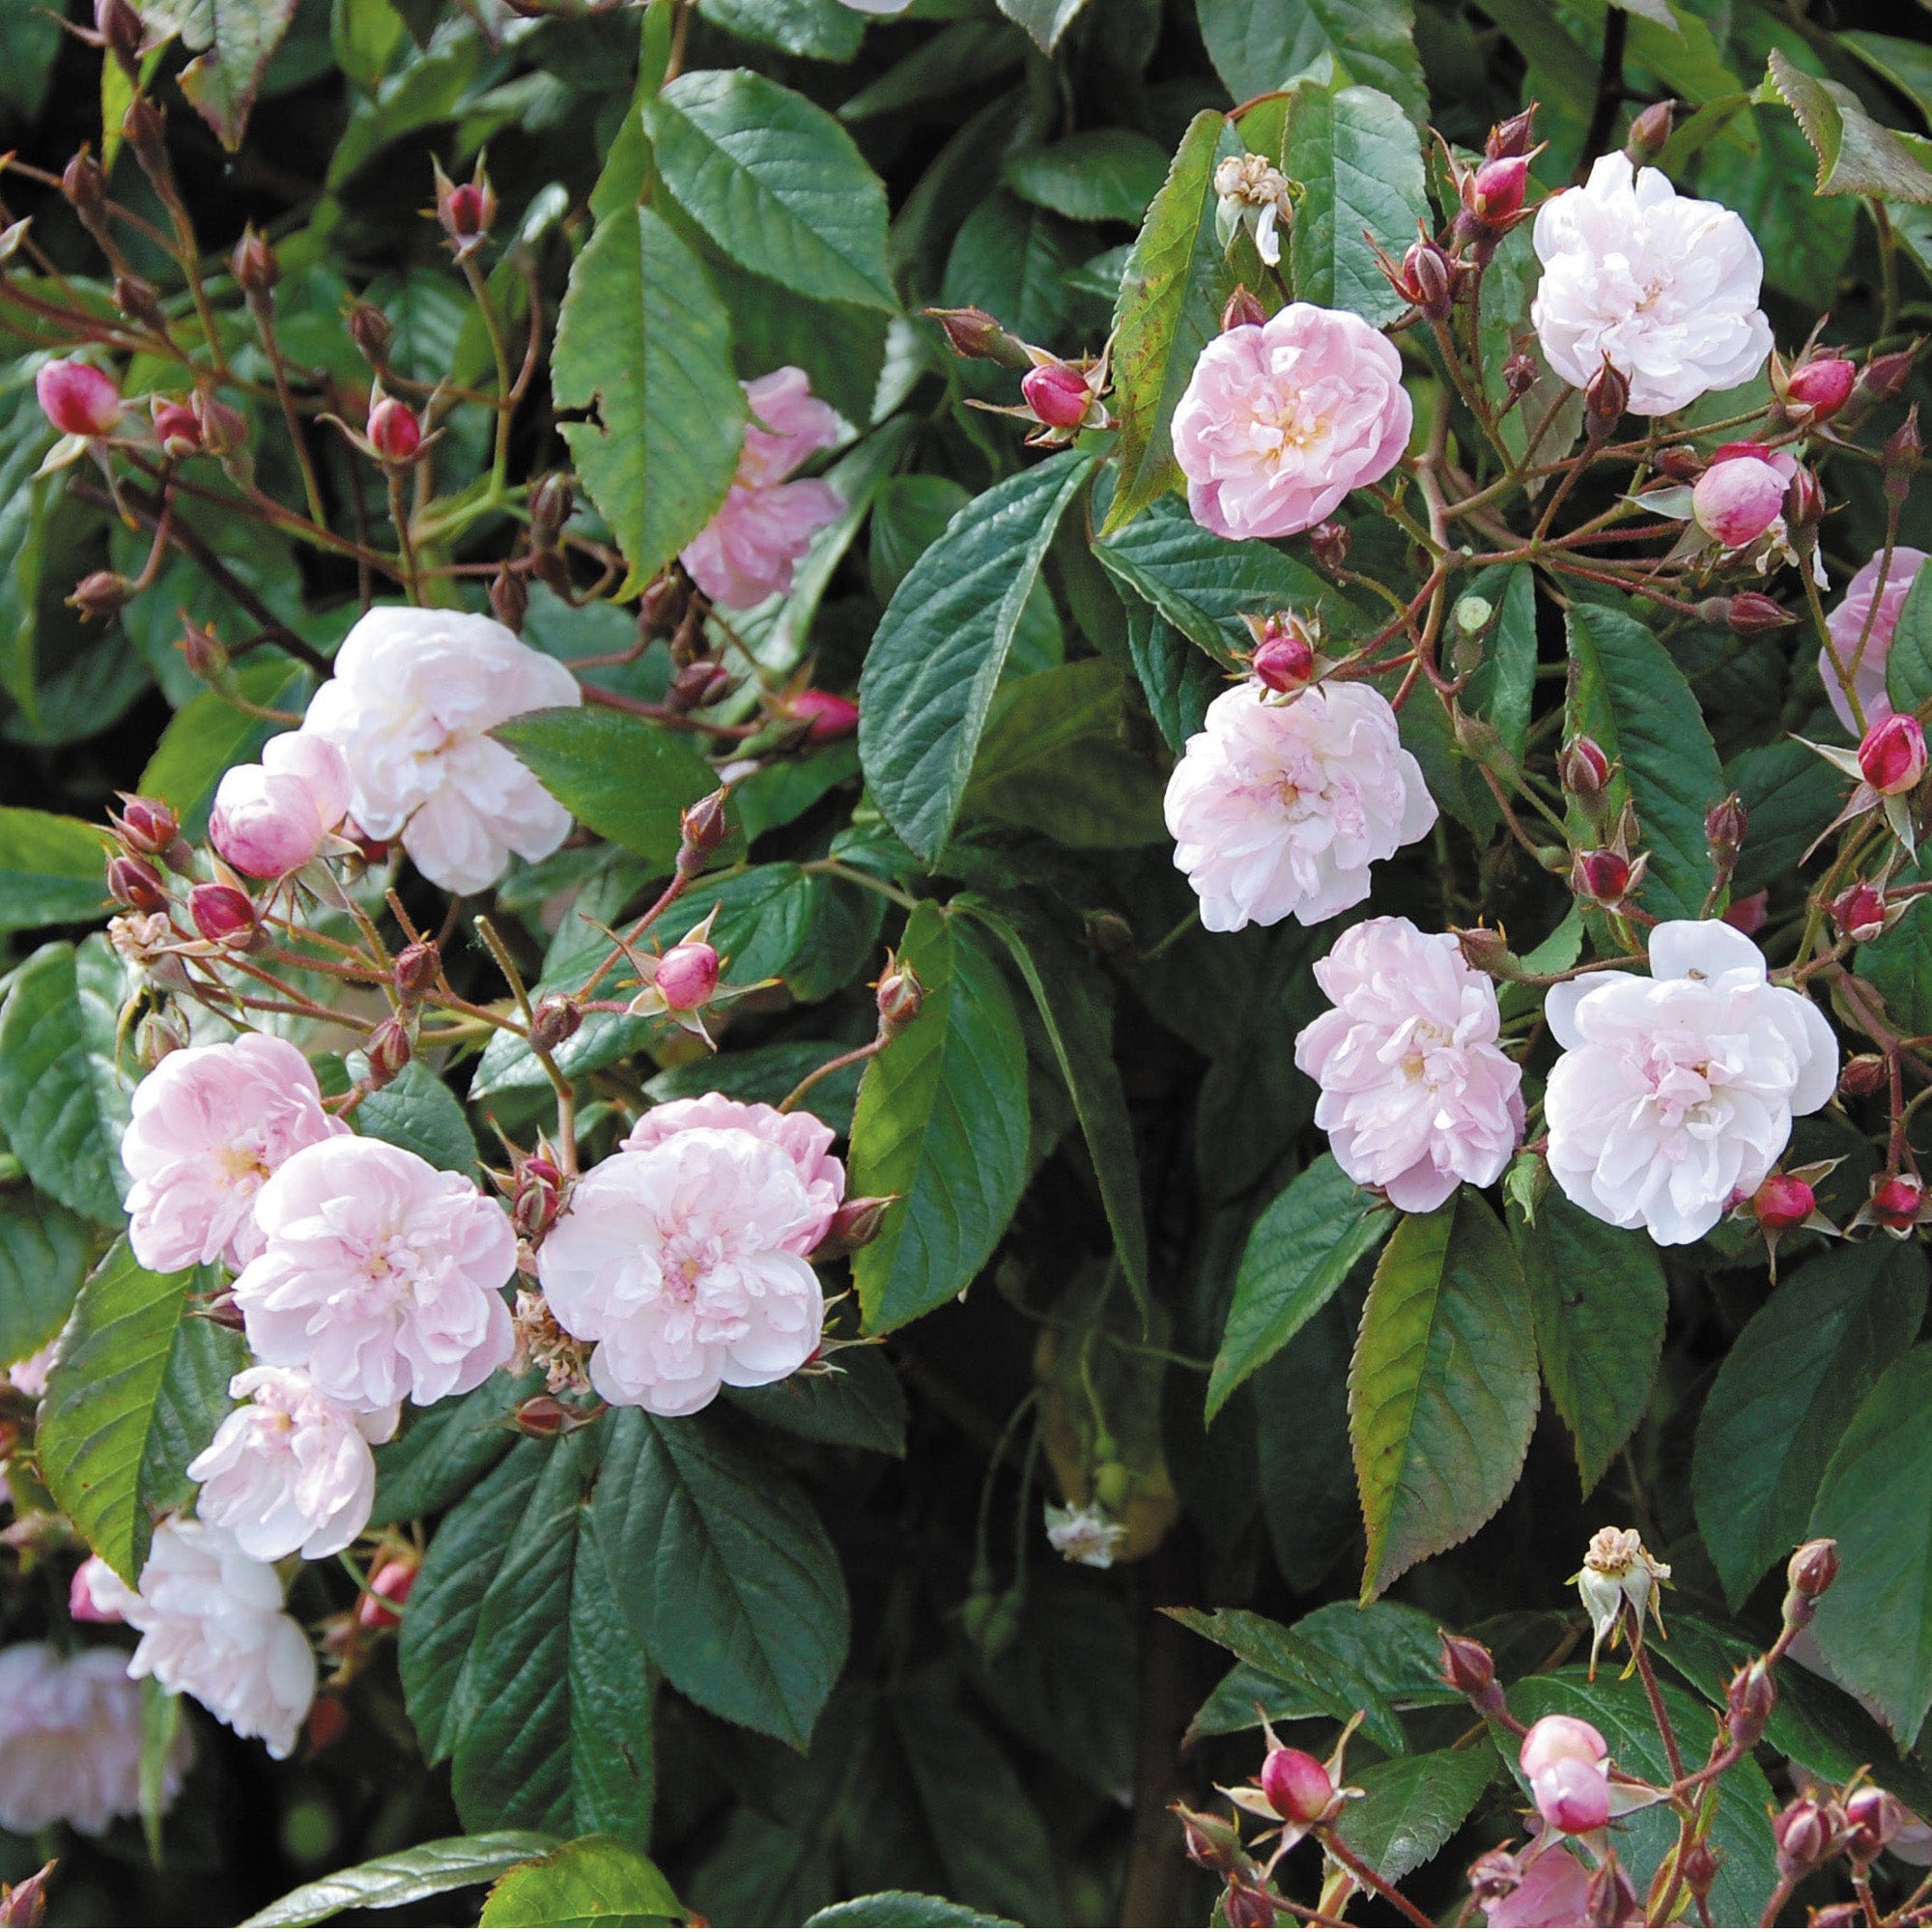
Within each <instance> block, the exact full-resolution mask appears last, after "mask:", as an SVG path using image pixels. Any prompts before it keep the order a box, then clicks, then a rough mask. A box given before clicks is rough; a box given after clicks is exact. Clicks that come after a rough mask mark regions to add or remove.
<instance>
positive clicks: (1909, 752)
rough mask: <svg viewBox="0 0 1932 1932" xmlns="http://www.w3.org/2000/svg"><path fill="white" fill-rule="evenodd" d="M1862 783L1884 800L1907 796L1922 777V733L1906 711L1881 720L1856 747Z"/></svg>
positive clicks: (1923, 759) (1896, 712) (1923, 738)
mask: <svg viewBox="0 0 1932 1932" xmlns="http://www.w3.org/2000/svg"><path fill="white" fill-rule="evenodd" d="M1859 770H1860V771H1861V772H1862V773H1863V774H1864V780H1865V782H1866V783H1867V784H1868V785H1870V786H1871V788H1872V789H1873V790H1874V791H1876V792H1882V793H1884V794H1885V796H1886V797H1887V798H1896V797H1898V796H1899V795H1900V794H1901V793H1903V792H1908V791H1910V790H1912V788H1913V787H1914V786H1915V785H1916V784H1918V781H1919V780H1920V779H1922V778H1923V777H1924V776H1925V731H1924V728H1923V726H1921V725H1920V724H1919V723H1918V719H1916V718H1915V717H1913V715H1912V714H1911V713H1910V712H1909V711H1894V712H1893V713H1892V714H1891V716H1890V717H1889V718H1882V719H1881V720H1880V721H1879V722H1878V723H1877V724H1876V725H1873V726H1872V727H1871V729H1870V730H1869V731H1867V732H1866V733H1865V735H1864V742H1863V743H1862V744H1861V745H1860V747H1859Z"/></svg>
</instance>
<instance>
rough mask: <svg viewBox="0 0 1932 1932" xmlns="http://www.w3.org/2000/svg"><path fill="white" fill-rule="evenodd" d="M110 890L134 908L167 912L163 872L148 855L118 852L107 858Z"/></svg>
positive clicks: (122, 902)
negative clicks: (149, 860) (159, 871)
mask: <svg viewBox="0 0 1932 1932" xmlns="http://www.w3.org/2000/svg"><path fill="white" fill-rule="evenodd" d="M107 890H108V893H109V894H110V895H112V896H113V897H114V899H115V900H117V901H118V902H119V903H120V904H122V905H124V906H127V907H128V908H129V909H130V910H131V911H134V912H165V911H166V910H167V907H168V889H167V886H166V885H165V884H164V883H163V882H162V879H161V875H160V873H158V872H157V871H156V870H155V868H154V867H153V866H151V865H150V864H149V863H148V862H147V860H145V859H137V858H134V857H132V856H131V855H129V854H128V853H126V852H117V853H115V855H114V856H113V857H112V858H111V859H109V860H108V862H107Z"/></svg>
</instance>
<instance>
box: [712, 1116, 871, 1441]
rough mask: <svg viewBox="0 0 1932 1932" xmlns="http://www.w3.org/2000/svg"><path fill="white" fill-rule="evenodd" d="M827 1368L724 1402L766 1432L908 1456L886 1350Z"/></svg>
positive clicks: (833, 1361) (851, 1354) (735, 1392)
mask: <svg viewBox="0 0 1932 1932" xmlns="http://www.w3.org/2000/svg"><path fill="white" fill-rule="evenodd" d="M816 1091H817V1090H816V1089H814V1090H813V1092H814V1095H815V1094H816ZM826 1364H827V1372H826V1373H825V1374H823V1375H810V1376H803V1375H801V1376H789V1377H787V1378H785V1379H784V1380H783V1381H781V1382H773V1383H770V1384H768V1385H767V1386H766V1387H764V1388H741V1389H726V1390H725V1400H726V1401H728V1402H729V1403H730V1404H731V1406H732V1407H733V1408H737V1409H742V1410H743V1411H744V1412H745V1414H747V1415H749V1416H751V1417H753V1419H754V1420H755V1421H758V1422H762V1423H764V1424H765V1425H766V1427H767V1428H771V1429H782V1430H783V1431H785V1432H786V1434H787V1435H798V1436H802V1437H804V1439H805V1440H806V1441H808V1442H828V1443H831V1444H832V1445H833V1446H834V1447H835V1448H840V1449H876V1450H877V1451H878V1452H879V1453H880V1454H881V1455H885V1456H903V1455H904V1454H905V1451H906V1441H905V1437H906V1399H905V1390H904V1389H903V1388H902V1387H901V1386H900V1383H899V1378H898V1375H897V1373H896V1372H895V1369H894V1368H893V1365H892V1363H891V1362H890V1361H889V1360H888V1359H887V1358H886V1352H885V1350H883V1349H839V1350H837V1351H835V1352H834V1353H833V1354H831V1355H829V1356H828V1357H827V1358H826Z"/></svg>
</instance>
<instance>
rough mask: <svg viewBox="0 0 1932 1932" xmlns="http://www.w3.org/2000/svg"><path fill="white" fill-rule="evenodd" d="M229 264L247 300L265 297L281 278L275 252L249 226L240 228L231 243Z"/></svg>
mask: <svg viewBox="0 0 1932 1932" xmlns="http://www.w3.org/2000/svg"><path fill="white" fill-rule="evenodd" d="M231 265H232V267H233V268H234V270H235V279H236V280H237V281H238V282H239V283H241V293H242V294H243V295H244V296H246V297H247V298H248V299H249V301H250V302H251V303H259V302H261V301H263V300H265V299H266V298H268V296H269V295H270V293H271V292H272V290H273V289H274V286H275V284H276V283H277V282H278V281H280V280H281V278H282V265H281V264H280V263H279V262H278V261H276V259H275V251H274V250H273V249H272V248H270V246H269V244H268V242H266V241H264V240H263V239H262V238H261V236H259V235H258V234H256V232H255V231H254V229H253V228H245V229H243V230H242V231H241V241H238V242H236V244H235V253H234V256H233V257H232V258H231Z"/></svg>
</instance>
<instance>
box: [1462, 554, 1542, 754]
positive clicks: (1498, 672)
mask: <svg viewBox="0 0 1932 1932" xmlns="http://www.w3.org/2000/svg"><path fill="white" fill-rule="evenodd" d="M1470 587H1471V589H1472V591H1474V592H1475V593H1476V594H1478V595H1480V596H1482V597H1484V598H1487V599H1489V600H1491V601H1492V608H1493V609H1494V611H1495V616H1494V617H1493V618H1492V621H1491V625H1490V629H1489V631H1488V634H1487V635H1486V637H1485V639H1484V642H1483V658H1482V662H1481V663H1480V664H1479V665H1477V666H1476V668H1475V669H1474V670H1473V671H1472V672H1471V673H1470V676H1469V696H1468V703H1469V704H1470V705H1471V706H1472V707H1473V708H1474V709H1475V710H1476V711H1477V712H1478V713H1480V714H1481V715H1482V716H1483V717H1485V718H1487V719H1488V720H1489V722H1490V723H1491V724H1492V725H1494V726H1495V729H1496V734H1497V736H1498V737H1500V738H1501V739H1502V741H1503V745H1504V748H1505V749H1506V750H1507V751H1508V753H1509V754H1510V756H1511V757H1513V758H1515V759H1516V760H1517V761H1518V762H1519V763H1520V762H1521V759H1522V755H1523V751H1524V748H1525V747H1526V745H1527V744H1528V741H1529V718H1530V710H1531V707H1532V705H1533V704H1534V702H1535V698H1536V577H1535V573H1534V572H1533V571H1531V570H1530V569H1529V567H1528V566H1527V565H1526V564H1510V565H1506V566H1505V567H1504V568H1502V569H1501V570H1499V571H1497V572H1496V573H1495V574H1494V575H1493V576H1492V575H1491V574H1489V573H1487V572H1486V573H1485V574H1484V575H1483V576H1481V577H1479V578H1478V579H1477V580H1476V582H1474V584H1472V585H1471V586H1470Z"/></svg>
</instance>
